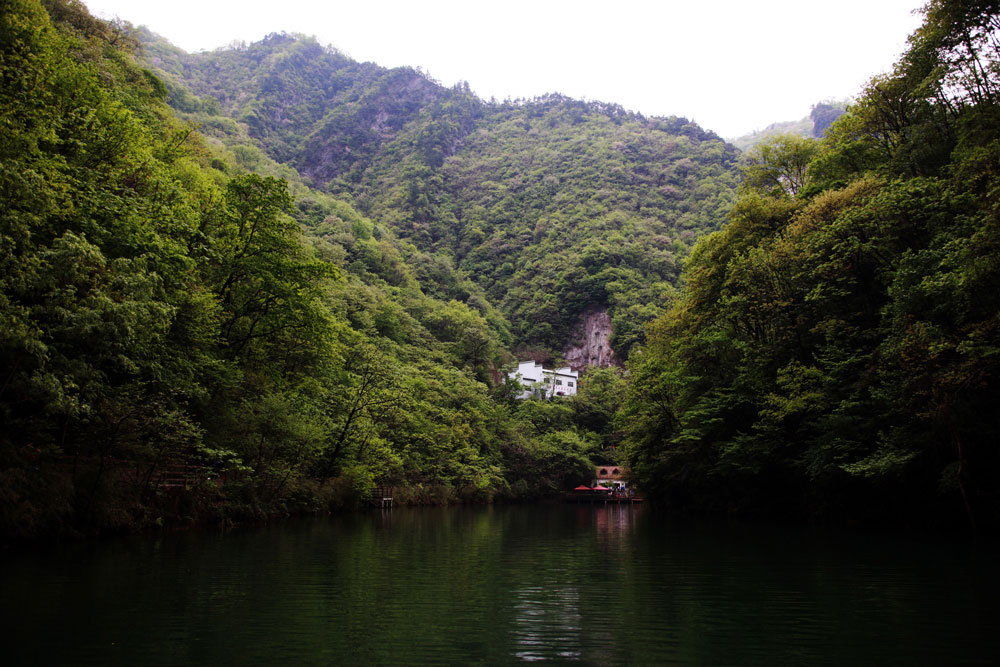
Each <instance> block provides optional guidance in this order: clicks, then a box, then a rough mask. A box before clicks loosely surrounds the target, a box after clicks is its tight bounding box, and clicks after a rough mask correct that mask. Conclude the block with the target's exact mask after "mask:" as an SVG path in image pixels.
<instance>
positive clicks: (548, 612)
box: [511, 576, 583, 662]
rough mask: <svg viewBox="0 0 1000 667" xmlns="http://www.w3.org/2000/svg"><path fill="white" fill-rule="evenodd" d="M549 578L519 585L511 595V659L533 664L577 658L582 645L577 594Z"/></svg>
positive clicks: (557, 579)
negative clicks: (539, 583)
mask: <svg viewBox="0 0 1000 667" xmlns="http://www.w3.org/2000/svg"><path fill="white" fill-rule="evenodd" d="M560 578H561V579H563V581H565V579H566V578H567V577H566V576H563V577H553V578H552V579H550V580H549V581H547V582H545V583H543V584H541V585H538V586H523V587H520V588H517V589H514V590H513V591H512V593H511V598H512V605H511V608H512V609H513V611H514V628H513V635H514V637H513V639H514V645H513V647H512V648H513V649H514V652H513V654H514V656H515V657H516V658H518V659H519V660H525V661H528V662H534V661H538V660H549V659H552V658H569V659H577V658H579V657H580V655H581V653H580V649H581V645H582V643H583V641H582V640H583V633H582V625H583V624H582V618H581V615H580V611H579V606H580V592H579V590H578V589H577V588H576V587H575V586H560V584H559V579H560Z"/></svg>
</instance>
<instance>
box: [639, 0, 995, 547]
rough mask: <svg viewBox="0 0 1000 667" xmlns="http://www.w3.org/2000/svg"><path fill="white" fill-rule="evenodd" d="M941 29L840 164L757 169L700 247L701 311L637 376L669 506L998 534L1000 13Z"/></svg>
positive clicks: (766, 155) (645, 430)
mask: <svg viewBox="0 0 1000 667" xmlns="http://www.w3.org/2000/svg"><path fill="white" fill-rule="evenodd" d="M924 12H925V17H926V19H925V23H924V26H923V27H922V28H921V29H920V30H919V31H918V32H917V33H916V34H915V35H914V36H913V37H912V38H911V40H910V49H909V50H908V51H907V53H906V54H905V55H904V57H903V58H902V60H901V61H900V63H899V64H898V65H897V67H896V70H895V71H894V72H893V73H892V74H891V75H887V76H883V77H878V78H876V79H875V80H873V81H872V83H871V84H870V85H869V86H868V88H867V89H866V91H865V93H864V95H863V96H862V97H861V98H860V99H859V100H858V103H857V104H856V105H854V106H853V107H851V109H850V110H849V112H848V114H847V115H845V116H843V117H842V118H840V119H839V120H837V121H836V122H835V123H834V125H833V126H832V127H831V128H830V130H829V132H828V133H827V135H826V139H825V140H824V141H823V142H822V143H821V144H819V145H818V146H809V145H808V144H806V143H805V141H806V140H799V139H795V140H788V139H777V140H772V141H771V142H769V143H765V144H762V145H761V146H759V147H758V149H757V150H756V151H755V153H754V156H753V159H752V160H751V161H750V162H749V163H748V164H747V166H746V167H745V169H746V180H745V182H744V188H745V190H744V192H743V195H742V197H741V199H740V201H739V202H738V203H737V205H736V206H735V207H734V208H733V210H732V212H731V213H730V215H729V223H728V225H727V226H726V227H725V228H724V229H723V230H722V231H720V232H717V233H715V234H712V235H710V236H708V237H706V238H704V239H702V240H701V241H699V243H698V245H697V246H696V248H695V250H694V252H693V253H692V255H691V258H690V261H689V263H688V264H687V266H686V267H685V272H686V277H687V283H686V290H685V292H684V294H683V297H682V299H680V300H679V301H678V302H677V303H676V304H675V305H674V306H673V307H672V309H671V310H670V312H669V313H668V314H666V315H664V316H663V317H661V318H660V319H659V320H657V322H656V323H655V324H654V325H653V326H652V327H651V329H650V334H649V337H650V343H649V345H648V346H647V348H646V349H645V350H644V352H643V354H642V355H641V356H636V357H635V358H634V359H633V361H632V364H631V369H630V370H631V374H632V382H631V385H630V389H629V391H630V395H629V399H628V401H627V404H626V407H625V410H624V413H623V415H622V417H621V423H622V424H623V425H625V426H627V428H628V434H627V440H628V447H629V458H630V461H631V463H632V466H633V470H634V472H635V474H636V475H637V477H638V478H639V480H640V481H641V483H642V484H643V485H644V486H645V487H646V488H648V489H649V490H650V491H651V492H653V493H654V494H656V495H657V496H659V497H660V498H663V499H666V500H668V501H669V502H671V503H673V504H675V505H678V506H684V507H688V508H693V509H699V510H702V511H715V512H740V513H758V514H776V513H777V514H791V515H803V514H805V515H812V516H822V517H828V518H852V519H872V518H876V519H882V520H893V521H899V520H909V521H919V522H936V523H957V522H960V521H965V522H969V523H971V524H972V525H973V526H980V527H981V526H983V525H988V526H995V525H996V524H997V521H998V519H1000V498H998V496H997V494H996V493H995V492H994V489H996V488H997V482H998V480H997V477H996V471H997V470H998V467H997V463H998V460H997V449H996V447H995V435H996V433H997V427H998V426H1000V425H998V423H997V421H996V414H995V410H991V409H990V408H989V407H988V406H990V405H991V404H993V403H994V402H995V398H994V397H995V396H996V395H998V389H1000V387H998V382H1000V367H998V366H997V358H998V357H997V356H996V352H997V350H998V349H1000V347H998V344H1000V338H998V328H997V321H998V320H997V318H998V313H1000V301H998V300H997V299H998V296H997V295H998V293H1000V292H998V290H1000V264H998V263H997V260H996V258H997V257H998V256H1000V255H998V254H997V252H998V250H1000V247H998V246H997V242H998V240H1000V239H998V236H997V229H998V225H997V221H998V220H997V207H996V201H997V200H996V197H995V195H996V193H997V187H998V181H997V178H996V177H997V171H996V169H995V168H993V166H991V165H993V164H995V160H996V158H997V156H998V155H1000V153H998V151H997V147H998V146H1000V143H998V139H1000V138H998V135H997V128H998V127H1000V125H998V124H997V123H996V119H997V111H998V108H1000V107H998V105H997V103H998V101H1000V100H997V98H996V86H997V81H998V78H997V77H998V75H1000V71H998V68H997V59H996V58H997V55H996V54H997V51H996V50H995V48H994V47H995V45H996V34H997V28H998V27H1000V26H998V23H997V8H996V7H995V6H994V3H965V2H948V1H945V0H935V1H933V2H931V3H929V4H928V5H927V7H926V8H925V10H924ZM806 148H808V150H806ZM789 164H793V165H795V167H796V171H795V172H794V174H791V172H790V171H789V169H788V165H789ZM803 165H805V166H806V168H805V169H802V168H801V167H802V166H803ZM792 185H794V187H790V186H792ZM963 515H964V517H965V518H964V519H963V518H962V516H963Z"/></svg>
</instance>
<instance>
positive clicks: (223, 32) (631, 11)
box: [84, 0, 923, 138]
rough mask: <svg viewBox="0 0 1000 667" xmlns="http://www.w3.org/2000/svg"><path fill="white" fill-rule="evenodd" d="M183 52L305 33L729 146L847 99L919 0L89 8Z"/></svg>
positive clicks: (245, 0)
mask: <svg viewBox="0 0 1000 667" xmlns="http://www.w3.org/2000/svg"><path fill="white" fill-rule="evenodd" d="M84 2H85V4H86V5H87V6H88V7H89V8H90V10H91V12H92V13H94V14H95V15H97V16H101V17H103V18H114V17H119V18H121V19H124V20H126V21H129V22H131V23H133V24H135V25H146V26H148V27H149V28H150V29H151V30H152V31H153V32H156V33H158V34H160V35H163V36H164V37H166V38H167V39H169V40H170V41H171V42H173V43H174V44H175V45H177V46H179V47H181V48H182V49H184V50H186V51H189V52H196V51H201V50H212V49H216V48H219V47H223V46H225V45H227V44H230V43H232V42H234V41H245V42H253V41H257V40H259V39H261V38H262V37H264V36H265V35H267V34H269V33H272V32H289V33H303V34H306V35H312V36H315V37H316V38H317V39H318V40H319V41H320V43H322V44H329V45H332V46H334V47H336V48H337V49H338V50H340V51H341V52H342V53H345V54H347V55H349V56H351V57H353V58H354V59H356V60H360V61H373V62H375V63H378V64H379V65H382V66H385V67H398V66H410V67H419V68H421V69H422V70H423V71H424V72H426V73H427V74H429V75H430V76H431V77H433V78H434V79H435V80H437V81H439V82H441V83H442V84H444V85H448V86H450V85H453V84H455V83H457V82H459V81H467V82H468V83H469V86H470V87H471V88H472V90H473V91H475V92H476V94H478V95H479V96H480V97H482V98H483V99H486V100H489V99H490V98H496V99H497V100H503V99H507V98H511V99H516V98H531V97H535V96H538V95H543V94H545V93H553V92H558V93H562V94H564V95H568V96H570V97H574V98H578V99H586V100H599V101H602V102H613V103H617V104H620V105H621V106H623V107H625V108H626V109H628V110H630V111H638V112H640V113H642V114H644V115H646V116H671V115H676V116H686V117H687V118H689V119H691V120H694V121H695V122H697V123H698V124H699V125H701V126H702V127H704V128H706V129H709V130H713V131H715V132H717V133H718V134H719V135H721V136H723V137H726V138H732V137H737V136H740V135H743V134H747V133H749V132H752V131H755V130H760V129H763V128H764V127H766V126H767V125H769V124H771V123H773V122H778V121H786V120H798V119H800V118H802V117H804V116H807V115H808V114H809V110H810V108H811V106H812V105H813V104H815V103H816V102H819V101H822V100H826V99H846V98H849V97H852V96H855V95H857V94H858V93H859V92H860V91H861V89H862V87H863V86H864V84H865V83H866V82H867V81H868V80H869V79H870V78H871V77H872V76H874V75H876V74H880V73H882V72H887V71H889V70H890V69H891V68H892V65H893V63H895V62H896V60H897V59H898V58H899V56H900V55H901V54H902V52H903V51H904V49H905V47H906V38H907V36H909V34H910V33H912V32H913V31H914V30H915V29H916V28H917V27H918V26H919V25H920V15H919V14H914V10H915V9H917V8H919V7H920V6H922V5H923V0H838V1H837V2H831V1H830V0H824V1H823V2H819V1H817V0H756V1H751V0H714V1H713V0H702V1H701V2H695V1H694V0H659V1H658V2H655V1H648V0H646V1H639V0H617V1H614V0H602V1H601V2H591V1H590V0H576V1H571V2H567V1H564V0H533V1H531V0H503V1H501V2H489V3H487V2H481V1H480V2H477V1H476V0H409V1H405V0H352V1H351V2H342V1H341V0H170V1H165V0H84Z"/></svg>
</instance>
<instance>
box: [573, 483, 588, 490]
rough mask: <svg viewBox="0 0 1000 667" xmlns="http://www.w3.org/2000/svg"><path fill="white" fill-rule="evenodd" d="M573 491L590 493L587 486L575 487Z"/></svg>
mask: <svg viewBox="0 0 1000 667" xmlns="http://www.w3.org/2000/svg"><path fill="white" fill-rule="evenodd" d="M573 490H574V491H590V487H589V486H584V485H583V484H581V485H580V486H578V487H576V488H575V489H573Z"/></svg>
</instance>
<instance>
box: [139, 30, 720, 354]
mask: <svg viewBox="0 0 1000 667" xmlns="http://www.w3.org/2000/svg"><path fill="white" fill-rule="evenodd" d="M145 40H146V50H145V58H146V62H148V63H149V64H150V66H151V67H153V68H154V70H155V71H157V72H158V73H160V74H161V76H162V77H163V78H164V80H165V81H166V82H167V85H168V87H169V88H170V91H171V94H170V98H169V99H170V101H171V104H172V105H173V106H174V107H175V109H177V110H178V111H179V112H181V113H182V114H184V115H185V117H186V118H189V119H190V120H192V121H195V122H199V123H202V126H203V128H204V131H206V132H207V133H208V134H210V135H215V136H217V137H219V138H220V139H222V140H223V141H224V142H225V143H226V144H227V145H229V146H232V147H235V146H239V145H246V144H247V143H248V140H249V141H250V142H252V144H253V146H254V147H259V148H260V149H261V150H263V151H264V152H265V153H266V154H267V155H268V156H269V157H270V158H272V159H274V160H277V161H279V162H282V163H285V164H288V165H290V166H292V167H294V168H295V169H297V170H298V172H299V173H301V174H302V175H303V176H304V177H305V178H306V180H307V182H309V183H310V184H311V185H313V186H315V187H317V188H319V189H321V190H324V191H327V192H331V193H335V194H338V195H340V196H345V197H347V198H349V199H350V200H351V201H353V203H354V204H355V206H357V207H358V208H359V210H360V211H362V212H363V213H364V214H366V215H369V216H370V217H372V218H373V219H377V220H378V221H379V222H380V224H381V223H385V224H388V225H391V226H392V227H393V228H394V229H395V230H396V232H397V233H398V235H399V236H401V237H403V238H406V239H409V240H410V241H412V242H413V243H414V244H415V245H416V246H417V247H418V248H420V249H422V250H425V251H432V252H434V253H435V254H436V256H438V257H439V258H446V260H445V261H448V262H450V263H451V264H453V265H454V266H455V267H457V268H459V269H460V270H462V271H463V272H464V273H466V274H467V275H468V276H469V277H470V278H471V279H472V280H473V281H474V282H475V283H476V284H477V285H479V286H481V287H482V288H483V289H484V290H485V291H486V294H487V295H488V297H489V299H490V300H491V301H492V302H493V303H495V304H497V305H498V306H499V307H500V309H501V310H502V311H503V312H504V314H505V315H506V316H507V317H508V319H509V320H510V321H511V324H512V331H513V333H514V339H515V344H516V345H517V346H521V347H533V348H536V350H535V352H536V353H537V354H541V355H543V356H544V355H546V354H551V353H556V354H558V353H559V352H560V351H561V350H562V349H563V348H564V347H565V346H566V344H567V343H568V342H570V332H571V329H572V328H573V326H574V324H576V323H577V322H578V320H579V318H580V316H581V315H582V314H583V313H584V312H585V311H586V310H587V309H592V308H594V307H598V308H609V309H610V312H611V315H612V318H613V319H612V321H613V323H614V336H613V341H612V342H613V344H614V346H615V348H616V350H617V351H618V352H619V355H620V356H622V357H624V356H627V354H628V351H629V350H630V349H631V347H632V346H633V345H634V344H635V343H636V342H637V341H640V340H641V339H642V336H643V333H642V324H643V322H646V321H648V320H650V319H651V318H652V317H654V316H655V315H656V314H658V313H659V312H661V311H662V309H663V308H664V307H665V306H666V303H667V301H668V299H669V297H670V295H671V294H672V291H673V288H674V286H675V285H676V281H677V277H678V275H679V272H680V263H681V260H682V259H683V257H684V256H685V255H686V254H687V252H688V249H689V247H690V245H691V244H692V243H693V241H694V239H695V237H696V236H697V235H698V234H700V233H702V232H706V231H711V230H713V229H716V228H717V227H718V224H719V221H720V220H722V218H723V215H724V212H725V211H726V210H727V209H728V207H729V206H730V205H731V204H732V202H733V200H734V189H735V183H736V169H735V167H736V158H737V152H736V151H735V150H734V149H733V148H732V147H731V146H729V145H727V144H726V143H725V142H723V141H722V140H721V139H719V138H718V137H717V136H716V135H714V134H712V133H710V132H706V131H704V130H702V129H701V128H699V127H698V126H697V125H695V124H693V123H690V122H688V121H687V120H686V119H682V118H652V119H647V118H643V117H642V116H639V115H637V114H632V113H628V112H626V111H625V110H623V109H621V108H620V107H617V106H614V105H609V104H600V103H587V102H580V101H576V100H572V99H569V98H565V97H561V96H558V95H552V96H547V97H544V98H540V99H537V100H532V101H518V102H505V103H495V102H489V103H487V102H483V101H481V100H479V99H478V98H476V97H475V96H474V95H473V94H472V93H471V92H469V90H468V88H467V87H466V86H464V85H459V86H456V87H454V88H450V89H449V88H444V87H442V86H440V85H438V84H437V83H435V82H434V81H432V80H430V79H429V78H428V77H427V76H425V75H423V74H422V73H420V72H417V71H414V70H411V69H406V68H399V69H394V70H386V69H382V68H378V67H376V66H374V65H372V64H370V63H366V64H360V63H356V62H353V61H350V60H349V59H347V58H345V57H344V56H343V55H341V54H339V53H337V52H336V51H335V50H332V49H329V48H323V47H321V46H319V45H318V44H317V43H316V42H315V41H314V40H311V39H308V38H303V37H294V36H288V35H271V36H269V37H268V38H266V39H265V40H263V41H261V42H258V43H254V44H250V45H238V46H235V47H233V48H230V49H222V50H219V51H215V52H211V53H198V54H185V53H183V52H181V51H179V50H178V49H176V48H175V47H172V46H171V45H169V44H167V43H166V42H164V41H163V40H162V39H158V38H156V37H155V36H154V35H151V34H149V33H146V34H145ZM244 150H245V149H244Z"/></svg>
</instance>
